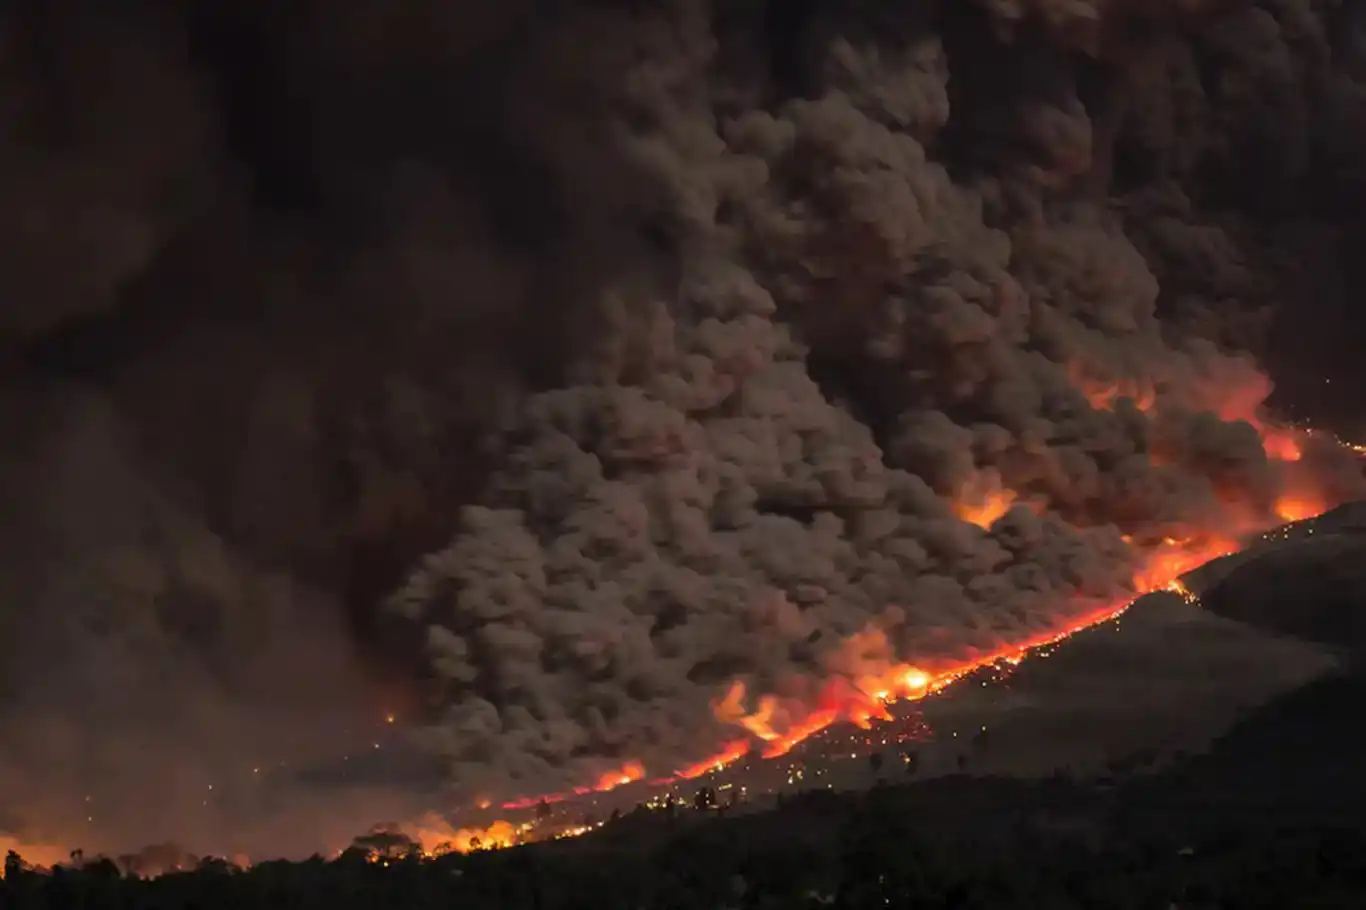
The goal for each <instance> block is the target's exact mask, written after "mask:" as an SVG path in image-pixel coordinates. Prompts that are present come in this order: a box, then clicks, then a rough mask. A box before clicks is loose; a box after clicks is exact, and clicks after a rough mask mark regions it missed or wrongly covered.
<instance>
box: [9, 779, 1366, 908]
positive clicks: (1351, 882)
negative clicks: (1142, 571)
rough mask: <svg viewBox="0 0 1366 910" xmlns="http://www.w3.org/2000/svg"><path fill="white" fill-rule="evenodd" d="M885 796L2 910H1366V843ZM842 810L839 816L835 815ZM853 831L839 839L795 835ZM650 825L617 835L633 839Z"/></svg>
mask: <svg viewBox="0 0 1366 910" xmlns="http://www.w3.org/2000/svg"><path fill="white" fill-rule="evenodd" d="M888 795H890V794H889V793H888V792H886V791H885V790H881V791H872V792H870V793H866V794H859V795H852V794H851V795H843V796H827V797H824V798H816V797H813V798H812V802H811V805H809V806H789V807H785V808H784V809H783V810H779V811H778V812H775V813H772V814H771V816H772V817H771V819H770V820H771V821H773V822H775V823H776V822H777V821H778V820H780V819H782V817H784V816H786V820H785V824H786V826H787V827H788V829H789V831H791V833H792V836H791V837H787V838H781V837H775V836H773V834H774V832H775V831H776V830H777V829H778V826H777V825H776V824H763V825H762V827H759V826H756V825H754V824H746V823H745V822H746V821H747V819H744V818H714V819H711V820H707V821H700V822H689V823H684V824H678V823H676V822H670V821H668V820H663V819H661V820H659V821H658V824H659V825H660V826H661V827H662V828H667V829H668V830H667V832H666V834H665V836H663V837H658V838H646V839H644V841H643V843H644V844H645V845H644V846H641V844H642V841H641V840H639V839H637V838H636V837H635V836H634V834H635V833H639V832H631V831H629V830H622V831H618V832H615V835H616V836H614V832H613V831H612V830H611V828H612V827H613V826H608V829H607V830H605V831H604V832H603V835H602V836H601V837H590V838H587V839H585V840H583V841H581V842H575V843H568V842H566V843H552V844H543V845H537V846H532V847H526V848H517V849H512V850H502V851H489V852H481V853H475V854H471V855H464V856H461V855H451V856H446V857H442V858H440V859H436V860H422V859H419V858H417V857H401V856H396V857H394V858H388V859H386V858H384V857H383V856H381V855H380V854H378V853H372V854H370V855H365V853H364V852H363V851H358V850H350V851H347V853H346V854H344V855H343V856H342V857H340V858H338V859H335V860H332V861H325V860H323V859H322V858H319V857H315V858H314V859H312V860H309V861H306V862H300V863H291V862H284V861H280V862H269V863H262V864H260V865H257V866H254V867H252V868H250V869H246V870H242V869H237V868H235V867H233V866H231V865H229V864H227V863H224V862H222V861H220V860H206V861H204V862H202V863H201V865H200V867H199V868H197V869H195V870H192V871H185V872H179V873H173V874H169V875H164V876H160V877H158V878H153V879H144V878H139V877H136V876H125V875H123V874H121V873H120V872H119V870H118V867H117V866H115V865H114V864H113V863H109V862H95V863H91V864H88V865H86V866H83V867H81V868H58V869H55V870H53V871H52V872H50V873H41V872H37V871H33V870H31V869H28V868H26V867H25V866H24V865H23V863H22V862H21V861H20V858H18V857H15V856H11V857H9V860H8V862H7V863H6V866H5V878H4V883H3V887H0V907H3V908H5V910H10V908H13V910H30V908H31V910H40V908H69V907H81V908H89V910H100V908H106V907H107V908H119V910H134V908H138V910H141V908H147V910H176V908H197V910H214V908H233V910H249V908H256V907H260V908H291V910H309V908H317V910H346V908H349V907H356V908H361V907H365V908H370V907H393V908H404V910H422V908H428V907H430V908H433V910H435V908H452V907H459V908H490V910H522V908H526V910H571V908H584V910H587V908H592V910H616V908H621V910H627V908H632V910H636V908H659V910H692V908H697V910H716V908H736V910H748V908H753V910H760V908H773V910H792V908H817V907H837V908H863V907H869V908H871V907H878V908H886V907H888V906H892V907H897V906H901V907H908V906H914V907H940V908H950V907H953V908H975V907H981V908H993V910H996V908H1000V907H1012V906H1013V907H1044V906H1046V907H1050V908H1072V907H1076V908H1083V907H1104V908H1117V910H1123V908H1135V910H1138V908H1162V910H1165V908H1168V907H1171V906H1178V907H1181V908H1182V910H1195V908H1215V907H1218V908H1241V907H1247V908H1259V907H1266V908H1273V907H1274V908H1276V910H1284V908H1286V907H1295V908H1297V910H1302V908H1324V910H1327V908H1337V907H1341V908H1352V910H1359V908H1361V907H1363V906H1366V830H1363V829H1362V828H1345V827H1344V828H1326V827H1279V828H1277V827H1266V826H1263V827H1247V826H1245V825H1240V826H1237V827H1229V828H1226V829H1224V830H1213V829H1211V830H1207V831H1206V832H1205V833H1204V834H1202V835H1201V836H1200V837H1199V838H1198V839H1197V840H1194V841H1192V842H1185V841H1184V840H1183V839H1181V838H1178V837H1175V836H1171V835H1168V836H1165V837H1164V836H1146V837H1142V838H1138V837H1133V838H1127V839H1126V838H1125V837H1124V836H1122V835H1120V834H1117V833H1116V832H1110V833H1108V834H1105V835H1102V836H1097V834H1096V832H1094V831H1088V830H1068V829H1067V827H1066V826H1065V825H1056V824H1055V825H1051V826H1050V825H1044V824H1040V823H1038V821H1037V820H1036V819H1031V818H1028V817H1021V818H1020V819H1018V820H1017V823H1016V824H1014V825H1005V826H1001V827H997V828H995V829H993V830H991V831H990V832H986V831H983V832H978V833H977V834H976V835H972V836H958V835H954V836H943V835H942V834H941V833H939V832H927V831H925V830H923V828H924V822H923V820H921V819H917V818H915V817H914V816H913V815H910V814H908V813H906V812H904V811H903V807H902V806H900V805H898V803H899V801H898V800H896V799H882V798H879V797H886V796H888ZM841 810H843V811H841ZM841 815H842V816H843V820H842V821H841V822H840V823H838V824H837V825H836V826H835V827H834V828H833V829H832V830H824V831H823V830H819V829H807V830H801V831H799V830H794V829H793V827H792V826H793V825H795V824H796V823H799V822H800V823H804V824H807V825H816V824H819V819H820V818H822V817H831V818H833V817H834V816H841ZM645 823H646V822H645V821H644V820H641V819H636V820H630V819H627V820H624V821H623V823H622V824H623V826H624V828H629V827H631V826H638V825H642V824H645Z"/></svg>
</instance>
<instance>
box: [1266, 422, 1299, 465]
mask: <svg viewBox="0 0 1366 910" xmlns="http://www.w3.org/2000/svg"><path fill="white" fill-rule="evenodd" d="M1298 435H1299V434H1297V433H1296V432H1295V431H1293V430H1282V429H1272V430H1269V431H1263V432H1262V448H1263V449H1265V451H1266V457H1267V458H1270V459H1272V460H1273V461H1299V460H1300V459H1301V458H1303V457H1304V449H1303V448H1302V447H1301V445H1300V440H1299V439H1298V438H1297V437H1298Z"/></svg>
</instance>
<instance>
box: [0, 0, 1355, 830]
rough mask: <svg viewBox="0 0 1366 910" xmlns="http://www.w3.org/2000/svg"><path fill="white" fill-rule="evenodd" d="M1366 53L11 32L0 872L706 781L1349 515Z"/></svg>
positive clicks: (1111, 11) (1133, 21) (924, 13)
mask: <svg viewBox="0 0 1366 910" xmlns="http://www.w3.org/2000/svg"><path fill="white" fill-rule="evenodd" d="M1355 16H1356V14H1355V13H1353V12H1352V11H1351V8H1350V7H1349V6H1348V5H1346V4H1331V3H1329V4H1322V3H1309V2H1307V0H1262V2H1257V3H1253V2H1192V0H1184V2H1175V0H1173V2H1169V3H1152V2H1148V3H1137V2H1134V3H1126V2H1120V0H1111V2H1095V3H1090V4H1085V3H1044V2H1013V3H1011V2H1000V0H977V2H957V3H933V2H924V3H913V4H886V3H872V4H848V3H840V2H816V0H806V2H787V3H778V2H760V0H753V2H741V3H734V4H708V3H705V2H702V0H669V2H665V3H660V4H655V5H650V6H649V8H648V9H647V8H646V5H640V4H631V3H624V2H608V0H601V2H595V3H588V4H584V3H579V4H567V3H550V4H545V3H531V2H526V3H515V2H514V3H503V4H499V5H498V7H497V9H496V11H494V10H492V9H490V10H487V11H486V10H479V11H465V10H460V11H456V10H455V9H454V8H453V7H452V6H451V5H450V4H442V3H438V2H435V0H417V2H409V3H404V4H402V5H401V7H400V6H399V5H395V6H394V7H393V9H388V8H384V9H380V8H379V7H376V6H375V5H373V4H367V3H362V2H360V0H345V2H340V3H339V2H329V3H323V2H321V0H311V2H301V3H294V4H290V5H288V8H287V9H286V8H285V7H284V6H281V5H279V4H266V3H257V2H247V3H238V4H231V5H227V4H215V3H208V2H204V3H195V4H172V3H163V2H157V0H143V2H137V3H132V4H122V5H121V6H120V10H119V12H118V13H117V14H115V13H113V12H111V11H110V10H109V9H107V5H106V4H99V3H95V2H75V3H66V4H62V5H61V8H60V9H57V8H56V7H54V6H53V5H51V4H47V3H39V2H36V0H34V2H17V3H13V4H10V5H9V6H8V7H7V8H6V10H5V11H4V12H3V13H0V83H3V85H4V90H3V91H2V92H0V98H3V99H5V100H4V102H3V107H0V118H3V123H4V127H5V129H4V131H3V137H4V138H3V140H0V162H3V164H4V168H3V169H0V199H3V201H4V203H5V205H4V206H3V209H0V211H2V212H3V214H0V241H3V242H0V290H2V291H3V304H0V362H2V363H3V365H4V367H5V370H4V372H3V374H0V379H2V380H3V385H0V413H3V414H4V416H5V418H6V426H7V427H8V428H9V432H7V433H5V434H4V441H3V443H0V490H3V494H4V502H5V515H6V521H5V522H4V523H3V525H0V535H2V536H3V542H4V546H3V548H0V579H3V583H4V590H5V599H4V603H3V607H0V633H2V634H0V649H3V652H2V653H0V691H3V693H4V699H3V702H2V703H0V723H3V725H4V731H5V734H4V736H3V740H4V742H5V744H6V745H5V746H4V747H3V749H0V829H4V830H10V831H12V832H14V833H16V834H31V835H32V836H33V837H34V838H39V837H41V838H51V839H58V840H64V841H67V842H70V841H73V840H84V842H85V843H86V844H87V845H92V846H93V845H97V844H101V843H119V844H123V843H127V842H129V841H137V840H143V841H153V840H164V839H166V838H168V837H181V838H185V839H187V840H189V841H195V840H196V839H198V840H211V839H212V837H211V835H212V834H214V833H215V832H221V831H222V830H225V827H227V826H232V827H233V830H235V831H238V832H240V833H238V834H235V835H233V837H234V838H235V839H236V842H234V843H232V844H227V845H222V844H220V843H213V844H207V845H206V846H205V847H201V848H200V849H207V848H213V849H220V850H224V851H225V852H226V851H227V850H235V849H248V850H260V849H263V845H265V846H264V848H265V849H280V850H285V849H292V848H294V847H295V846H298V845H301V844H305V843H307V842H308V841H309V840H310V839H313V840H315V841H316V840H320V839H321V840H327V839H329V838H332V837H334V835H336V836H349V835H350V834H351V833H354V832H355V831H357V830H360V829H362V828H364V827H367V826H368V823H369V822H372V821H375V820H378V819H381V818H384V817H397V816H398V815H399V814H401V813H408V812H413V811H418V810H421V809H426V808H432V805H431V804H430V802H424V800H431V799H435V798H436V797H433V796H431V795H430V794H427V793H425V792H419V791H422V790H423V788H425V787H427V786H428V785H429V784H430V786H432V787H434V788H435V787H437V786H439V785H440V786H449V788H450V792H448V793H445V794H444V795H443V796H442V797H441V798H442V799H446V798H449V797H455V798H458V799H466V798H472V797H474V796H476V795H477V796H489V797H493V798H499V797H509V796H512V795H516V794H519V793H529V792H538V791H545V790H551V789H558V788H561V787H565V786H574V785H577V784H581V783H583V782H584V781H591V780H592V779H595V778H596V777H597V776H598V775H600V774H602V773H604V772H606V771H610V770H611V769H613V768H619V767H621V766H622V765H623V764H624V763H627V762H640V763H642V764H643V765H644V767H645V768H647V769H648V770H649V772H650V773H651V774H667V773H670V772H672V771H674V770H676V769H678V768H680V767H683V766H685V765H687V764H689V763H690V762H693V761H696V760H699V759H701V758H704V757H706V756H707V755H708V754H710V753H711V752H713V751H714V749H715V747H716V746H717V745H718V744H719V743H720V742H722V741H723V740H725V739H726V738H728V737H730V736H733V730H730V731H729V732H728V731H727V728H728V727H729V726H730V724H729V723H728V717H729V715H728V711H730V710H731V709H732V708H734V709H736V710H739V711H742V712H752V711H753V710H754V708H755V704H756V703H757V702H755V701H754V699H757V698H758V697H759V696H762V695H769V696H773V697H775V698H776V699H778V702H776V703H777V704H781V705H784V706H792V705H809V704H811V703H813V701H814V700H816V699H818V698H819V691H820V689H821V687H822V686H823V685H826V684H827V683H829V681H830V680H832V679H841V678H852V677H855V676H857V675H858V674H860V673H863V672H865V671H866V670H867V669H868V668H869V667H874V666H886V665H889V664H896V663H900V662H907V663H912V664H915V665H917V666H928V665H934V664H935V663H936V662H939V663H947V662H952V661H953V660H956V659H960V658H961V657H962V656H963V655H965V654H970V653H980V652H985V651H989V650H990V649H991V648H992V647H995V646H997V645H998V644H999V643H1001V642H1003V641H1004V642H1008V641H1011V640H1017V639H1020V640H1022V639H1026V638H1028V637H1029V636H1030V635H1032V634H1036V633H1041V632H1045V631H1047V630H1049V629H1051V628H1055V627H1056V626H1058V625H1059V624H1060V623H1064V622H1065V621H1066V619H1067V617H1068V616H1069V615H1070V614H1072V613H1076V614H1080V613H1082V612H1085V610H1086V609H1089V608H1091V607H1094V605H1096V604H1101V603H1107V602H1112V601H1114V600H1116V599H1122V598H1124V597H1126V596H1128V594H1129V593H1130V592H1132V591H1133V590H1134V589H1135V585H1136V581H1135V579H1136V578H1138V577H1140V576H1141V575H1142V573H1143V571H1144V569H1145V567H1146V566H1147V565H1148V562H1149V560H1150V559H1151V557H1152V554H1153V552H1154V551H1155V549H1156V548H1159V547H1161V546H1163V545H1164V542H1169V541H1171V540H1182V541H1189V540H1196V539H1210V540H1213V539H1224V538H1230V537H1236V535H1238V534H1239V533H1242V532H1243V531H1245V530H1248V529H1249V528H1251V527H1252V526H1255V525H1257V524H1259V523H1267V522H1271V521H1274V520H1276V516H1277V514H1278V510H1281V509H1283V508H1284V504H1285V501H1286V498H1287V496H1290V495H1292V494H1293V495H1294V496H1297V497H1307V498H1308V499H1309V500H1312V501H1313V502H1314V503H1327V502H1331V501H1336V500H1340V499H1342V498H1345V497H1349V496H1351V495H1355V494H1356V493H1357V492H1358V491H1359V486H1358V485H1359V482H1360V477H1359V473H1358V472H1357V471H1356V469H1355V468H1354V466H1353V465H1351V464H1350V463H1349V462H1348V461H1346V460H1345V459H1344V458H1343V456H1342V455H1341V453H1340V452H1339V451H1338V450H1337V449H1336V447H1334V446H1333V445H1331V444H1330V443H1329V442H1327V441H1325V440H1323V439H1321V438H1317V437H1316V438H1312V439H1310V438H1306V439H1302V440H1298V441H1297V442H1296V443H1295V445H1296V449H1295V453H1294V457H1293V458H1291V457H1289V456H1288V455H1287V452H1286V451H1285V450H1284V449H1283V448H1279V447H1277V446H1276V445H1274V444H1272V443H1271V442H1269V441H1268V440H1269V439H1270V436H1269V431H1270V429H1271V428H1272V422H1271V419H1270V418H1271V415H1270V413H1269V412H1268V411H1267V410H1266V408H1265V404H1266V400H1267V397H1268V395H1270V394H1271V392H1272V384H1271V382H1270V380H1269V379H1268V378H1267V375H1266V374H1265V373H1264V372H1262V371H1261V370H1260V369H1259V368H1258V367H1257V365H1256V363H1255V362H1254V360H1253V358H1252V356H1250V353H1257V354H1262V355H1267V356H1265V357H1264V360H1265V362H1267V363H1269V364H1270V365H1271V367H1272V373H1273V375H1275V377H1276V380H1277V383H1278V384H1279V385H1280V386H1281V387H1282V388H1283V389H1289V390H1290V391H1289V392H1288V393H1287V392H1284V391H1282V392H1278V393H1277V396H1278V397H1277V399H1273V403H1274V404H1276V405H1277V407H1279V408H1280V409H1281V410H1282V411H1283V412H1286V413H1289V412H1297V413H1309V414H1310V415H1311V416H1322V417H1324V418H1327V419H1339V420H1340V419H1341V418H1342V416H1343V413H1344V410H1343V409H1344V407H1345V406H1346V405H1349V404H1350V403H1351V402H1350V401H1347V400H1346V399H1343V400H1339V399H1338V398H1336V397H1335V395H1334V393H1332V392H1331V391H1325V387H1324V386H1323V384H1322V383H1323V380H1324V379H1332V378H1338V379H1340V380H1341V381H1340V382H1339V383H1338V386H1344V385H1346V380H1347V379H1349V378H1350V377H1351V375H1352V374H1351V373H1349V372H1347V371H1348V370H1350V369H1351V368H1352V366H1353V365H1354V361H1353V359H1352V352H1351V351H1350V350H1347V349H1345V348H1341V347H1339V346H1340V345H1341V344H1342V342H1341V339H1343V338H1344V337H1346V338H1350V337H1351V333H1350V332H1342V331H1333V332H1319V333H1317V334H1316V333H1314V332H1312V331H1310V332H1305V331H1297V332H1296V333H1295V335H1296V337H1295V338H1294V339H1290V338H1289V336H1290V335H1291V334H1292V333H1291V332H1290V329H1291V328H1294V329H1296V330H1300V329H1302V328H1303V326H1304V324H1305V322H1306V321H1307V317H1306V315H1305V314H1306V312H1310V313H1323V314H1331V313H1333V312H1334V311H1335V310H1339V309H1341V311H1342V312H1346V304H1345V303H1343V301H1345V300H1347V299H1350V291H1351V288H1352V287H1354V282H1355V280H1356V275H1355V273H1354V270H1355V269H1356V267H1357V266H1356V261H1357V259H1359V257H1354V256H1352V255H1351V253H1350V250H1351V248H1352V246H1351V245H1352V243H1353V242H1354V241H1356V240H1359V239H1360V229H1361V225H1360V223H1359V221H1358V219H1359V218H1360V212H1361V211H1362V210H1363V209H1362V208H1361V207H1360V206H1358V205H1356V204H1355V203H1356V202H1359V201H1360V200H1361V193H1362V190H1363V188H1364V186H1366V185H1364V184H1363V182H1362V181H1363V175H1362V171H1361V169H1360V161H1361V160H1362V158H1361V155H1362V152H1363V150H1366V149H1364V148H1363V138H1364V137H1366V133H1363V129H1364V128H1366V88H1363V85H1364V83H1363V82H1362V79H1363V77H1366V63H1364V62H1363V61H1366V56H1364V54H1366V45H1363V43H1362V41H1360V40H1358V39H1359V38H1360V36H1361V34H1363V33H1362V31H1361V28H1360V27H1359V24H1358V23H1357V22H1356V21H1355V18H1354V17H1355ZM1358 18H1359V17H1358ZM1343 318H1346V317H1343ZM1268 326H1269V327H1270V329H1271V331H1270V332H1268V331H1267V329H1268ZM1268 339H1269V340H1270V342H1271V343H1270V344H1268ZM1325 371H1326V372H1325ZM1335 371H1336V372H1335ZM1311 383H1312V384H1311ZM736 683H740V684H742V685H743V686H744V692H745V693H746V702H747V703H746V704H743V705H735V704H730V703H728V702H727V701H726V699H725V696H726V693H727V692H728V691H734V689H733V686H734V685H735V684H736ZM783 710H784V711H787V712H788V713H791V710H792V709H791V708H784V709H783ZM386 714H395V715H397V718H396V723H395V724H393V725H390V724H389V723H387V722H386V717H385V715H386ZM787 719H788V720H796V717H795V716H793V717H789V718H787ZM773 720H774V722H775V723H777V722H778V721H779V720H782V718H778V717H775V718H773ZM375 752H379V753H381V754H382V755H383V756H389V755H390V754H393V756H394V757H393V758H392V759H391V760H388V759H375V758H374V755H373V753H375ZM362 753H364V754H366V755H367V756H368V757H367V759H366V762H365V763H362V762H359V761H357V762H356V766H357V767H359V766H360V765H361V764H366V766H367V767H368V768H369V770H368V771H366V772H360V771H357V772H356V773H355V774H353V775H351V776H348V775H347V774H345V773H340V774H339V773H334V772H335V770H336V769H337V768H338V767H345V766H346V763H349V762H351V761H352V760H353V757H355V756H358V755H360V754H362ZM432 761H438V762H440V763H441V768H440V770H439V773H435V774H433V773H430V772H429V763H430V762H432ZM282 769H283V770H282ZM291 769H298V770H299V772H300V773H298V774H293V773H292V771H291ZM319 769H327V771H326V773H323V772H322V771H320V770H319ZM315 772H316V773H315ZM338 780H340V781H342V783H337V781H338ZM346 781H350V782H351V786H349V787H348V786H343V784H344V783H345V782H346ZM415 781H416V782H415ZM328 782H330V783H328ZM211 788H212V789H211ZM343 803H345V804H346V805H348V806H350V807H351V808H348V809H347V810H346V811H345V812H343V811H342V810H341V809H340V808H338V807H339V806H340V805H342V804H343ZM324 806H326V807H328V808H326V809H324V808H323V807H324ZM352 816H354V817H355V819H356V821H355V822H353V821H352ZM367 816H368V817H367Z"/></svg>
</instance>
